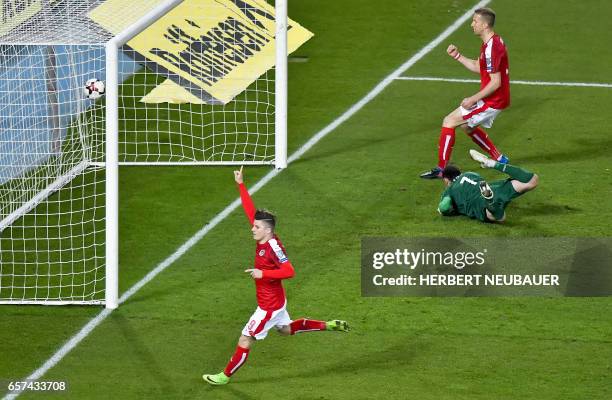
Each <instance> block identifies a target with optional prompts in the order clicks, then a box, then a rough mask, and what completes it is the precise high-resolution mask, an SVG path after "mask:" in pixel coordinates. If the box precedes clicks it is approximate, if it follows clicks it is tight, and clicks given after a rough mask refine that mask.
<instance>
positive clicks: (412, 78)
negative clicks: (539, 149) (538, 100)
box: [395, 76, 612, 88]
mask: <svg viewBox="0 0 612 400" xmlns="http://www.w3.org/2000/svg"><path fill="white" fill-rule="evenodd" d="M395 79H396V80H398V81H435V82H459V83H480V80H478V79H455V78H435V77H432V76H400V77H397V78H395ZM510 84H511V85H532V86H571V87H602V88H612V83H589V82H543V81H514V80H512V81H510Z"/></svg>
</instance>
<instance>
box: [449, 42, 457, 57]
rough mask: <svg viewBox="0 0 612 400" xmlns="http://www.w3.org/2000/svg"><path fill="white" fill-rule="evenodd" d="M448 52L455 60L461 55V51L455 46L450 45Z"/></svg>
mask: <svg viewBox="0 0 612 400" xmlns="http://www.w3.org/2000/svg"><path fill="white" fill-rule="evenodd" d="M446 52H447V53H448V55H449V56H451V57H453V58H455V57H456V56H457V54H458V53H459V49H458V48H457V46H455V45H454V44H449V45H448V48H447V49H446Z"/></svg>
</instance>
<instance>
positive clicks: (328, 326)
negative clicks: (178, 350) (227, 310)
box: [202, 167, 349, 385]
mask: <svg viewBox="0 0 612 400" xmlns="http://www.w3.org/2000/svg"><path fill="white" fill-rule="evenodd" d="M234 179H235V180H236V183H237V184H238V189H239V191H240V199H241V200H242V207H243V208H244V212H245V214H246V215H247V218H248V219H249V222H250V224H251V232H253V239H255V241H256V242H257V247H256V249H255V267H254V268H252V269H247V270H245V272H247V273H249V274H250V275H251V277H252V278H253V280H255V288H256V291H257V309H256V310H255V312H254V313H253V315H252V316H251V318H250V319H249V321H248V322H247V324H246V326H245V327H244V329H243V330H242V335H241V336H240V338H239V339H238V346H237V347H236V352H235V353H234V355H233V356H232V357H231V358H230V360H229V363H228V364H227V366H226V367H225V370H224V371H223V372H220V373H218V374H216V375H203V376H202V378H204V380H205V381H206V382H208V383H210V384H211V385H225V384H227V383H229V381H230V377H231V376H232V375H233V374H234V373H236V371H237V370H238V369H239V368H240V367H241V366H242V365H244V363H245V362H246V360H247V357H248V356H249V350H250V349H251V346H252V345H253V343H255V340H261V339H265V337H266V336H267V335H268V331H269V330H270V329H272V328H274V329H275V330H276V331H278V333H280V334H281V335H283V336H288V335H294V334H296V333H300V332H310V331H325V330H329V331H341V332H348V330H349V326H348V324H347V323H346V321H340V320H333V321H327V322H325V321H317V320H313V319H306V318H300V319H297V320H295V321H292V320H291V318H289V313H287V300H286V298H285V289H283V284H282V280H283V279H289V278H292V277H293V275H294V274H295V271H294V269H293V266H292V265H291V262H290V261H289V259H288V258H287V256H286V252H285V248H284V247H283V244H282V243H281V241H280V239H279V238H278V236H276V234H275V233H274V226H275V223H276V220H275V217H274V215H273V214H271V213H270V212H269V211H266V210H256V209H255V206H254V205H253V200H251V196H250V195H249V192H248V190H247V188H246V186H245V185H244V181H243V176H242V167H241V168H240V171H234Z"/></svg>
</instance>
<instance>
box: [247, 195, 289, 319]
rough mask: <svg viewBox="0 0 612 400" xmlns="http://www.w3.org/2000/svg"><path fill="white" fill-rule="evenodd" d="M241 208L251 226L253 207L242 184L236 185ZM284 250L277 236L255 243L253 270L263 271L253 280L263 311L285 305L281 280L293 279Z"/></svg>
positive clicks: (253, 217) (253, 215) (274, 309)
mask: <svg viewBox="0 0 612 400" xmlns="http://www.w3.org/2000/svg"><path fill="white" fill-rule="evenodd" d="M238 190H239V191H240V199H241V200H242V208H243V209H244V213H245V214H246V216H247V218H248V219H249V222H250V223H251V225H252V224H253V221H254V220H255V205H254V204H253V200H252V199H251V196H250V195H249V192H248V190H247V188H246V186H245V185H244V184H240V185H238ZM285 254H286V253H285V248H284V247H283V244H282V243H281V241H280V239H279V238H278V236H276V235H274V236H273V237H272V239H270V240H268V241H267V242H266V243H263V244H261V243H257V247H256V249H255V269H260V270H262V271H263V277H262V278H261V279H255V288H256V289H257V305H258V306H259V308H261V309H262V310H265V311H276V310H278V309H279V308H282V307H283V306H284V305H285V289H284V288H283V284H282V280H283V279H288V278H291V277H293V274H294V270H293V266H292V265H291V263H290V262H289V259H288V258H287V256H286V255H285Z"/></svg>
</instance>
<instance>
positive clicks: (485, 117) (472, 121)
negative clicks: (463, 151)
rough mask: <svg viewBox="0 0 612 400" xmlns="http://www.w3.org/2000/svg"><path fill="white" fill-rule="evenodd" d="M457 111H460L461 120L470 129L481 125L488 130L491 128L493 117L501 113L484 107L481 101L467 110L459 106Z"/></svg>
mask: <svg viewBox="0 0 612 400" xmlns="http://www.w3.org/2000/svg"><path fill="white" fill-rule="evenodd" d="M459 109H460V110H461V115H463V119H464V120H465V121H467V124H468V126H469V127H470V128H473V127H475V126H478V125H482V126H484V127H485V128H490V127H491V126H493V121H495V117H497V115H498V114H499V113H500V112H501V111H502V110H498V109H496V108H491V107H489V106H487V105H485V103H484V101H482V100H478V102H477V103H476V104H474V105H473V106H472V107H471V108H469V109H465V108H463V107H461V106H459Z"/></svg>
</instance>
